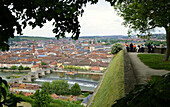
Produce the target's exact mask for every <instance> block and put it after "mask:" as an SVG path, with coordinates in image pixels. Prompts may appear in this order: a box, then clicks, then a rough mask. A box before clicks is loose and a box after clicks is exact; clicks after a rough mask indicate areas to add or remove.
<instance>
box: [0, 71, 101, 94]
mask: <svg viewBox="0 0 170 107" xmlns="http://www.w3.org/2000/svg"><path fill="white" fill-rule="evenodd" d="M12 74H13V73H3V72H0V76H1V77H2V78H3V79H5V80H7V81H9V80H10V79H6V78H5V76H9V75H12ZM101 77H102V76H100V75H88V74H77V75H66V74H65V73H62V72H60V73H58V72H53V73H51V74H48V75H46V76H45V77H42V78H39V79H35V80H34V81H33V82H32V83H33V84H39V85H41V84H42V83H43V82H52V81H53V80H56V79H58V80H61V79H65V80H67V81H68V84H69V87H71V86H73V85H74V84H75V83H78V84H79V85H80V88H81V89H82V90H89V91H93V90H94V89H95V88H96V87H97V85H98V82H99V80H100V78H101Z"/></svg>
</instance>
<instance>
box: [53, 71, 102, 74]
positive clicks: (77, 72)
mask: <svg viewBox="0 0 170 107" xmlns="http://www.w3.org/2000/svg"><path fill="white" fill-rule="evenodd" d="M53 72H59V73H67V71H63V70H53ZM77 74H87V75H103V74H104V73H99V72H77Z"/></svg>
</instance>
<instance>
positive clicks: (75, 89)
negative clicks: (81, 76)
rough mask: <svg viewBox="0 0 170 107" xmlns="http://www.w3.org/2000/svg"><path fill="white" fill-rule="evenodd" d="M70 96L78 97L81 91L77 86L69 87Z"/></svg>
mask: <svg viewBox="0 0 170 107" xmlns="http://www.w3.org/2000/svg"><path fill="white" fill-rule="evenodd" d="M71 94H72V95H80V94H81V89H80V86H79V84H77V83H75V84H74V85H73V86H72V87H71Z"/></svg>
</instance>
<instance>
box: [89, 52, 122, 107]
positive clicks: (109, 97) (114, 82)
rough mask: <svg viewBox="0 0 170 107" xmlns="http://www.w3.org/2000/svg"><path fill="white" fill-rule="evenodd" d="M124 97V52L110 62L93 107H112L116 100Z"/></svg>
mask: <svg viewBox="0 0 170 107" xmlns="http://www.w3.org/2000/svg"><path fill="white" fill-rule="evenodd" d="M123 96H124V67H123V51H121V52H119V53H118V54H117V55H116V56H115V57H114V58H113V59H112V61H111V62H110V66H109V68H108V71H107V73H106V74H105V77H104V80H103V82H102V84H101V86H100V88H99V90H98V92H97V94H96V95H95V97H94V100H93V103H92V104H91V105H90V106H91V107H106V106H107V107H111V105H112V104H113V103H114V101H115V100H117V99H119V98H121V97H123Z"/></svg>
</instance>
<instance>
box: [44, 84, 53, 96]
mask: <svg viewBox="0 0 170 107" xmlns="http://www.w3.org/2000/svg"><path fill="white" fill-rule="evenodd" d="M41 89H42V90H44V91H45V92H47V93H49V94H50V93H51V90H52V85H51V83H50V82H44V83H42V88H41Z"/></svg>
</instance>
